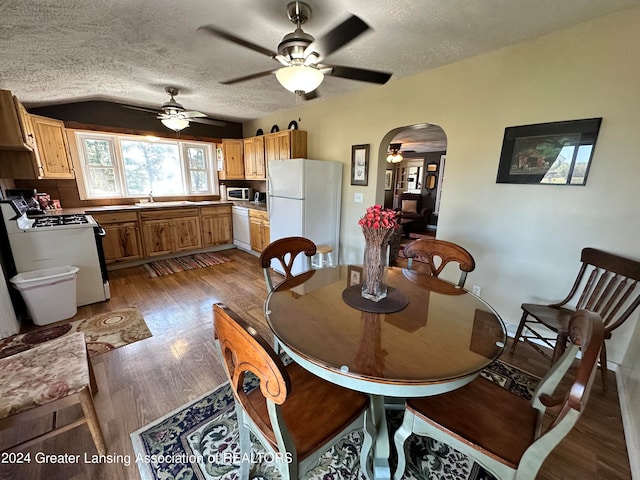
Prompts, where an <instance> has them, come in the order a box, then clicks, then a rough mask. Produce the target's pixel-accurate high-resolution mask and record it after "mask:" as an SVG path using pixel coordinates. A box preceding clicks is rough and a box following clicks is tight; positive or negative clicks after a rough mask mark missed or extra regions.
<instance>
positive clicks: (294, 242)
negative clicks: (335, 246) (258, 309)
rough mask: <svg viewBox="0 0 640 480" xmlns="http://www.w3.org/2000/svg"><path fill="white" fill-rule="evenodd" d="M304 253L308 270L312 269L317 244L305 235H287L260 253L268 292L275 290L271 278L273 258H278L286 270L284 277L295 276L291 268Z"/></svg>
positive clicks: (284, 270)
mask: <svg viewBox="0 0 640 480" xmlns="http://www.w3.org/2000/svg"><path fill="white" fill-rule="evenodd" d="M301 253H303V254H304V255H306V257H307V259H306V260H307V270H311V257H313V256H314V255H315V254H316V244H315V243H313V241H311V240H309V239H308V238H304V237H285V238H280V239H278V240H276V241H274V242H271V243H270V244H269V245H267V247H266V248H265V249H264V250H263V251H262V253H261V254H260V265H261V266H262V268H263V271H264V280H265V283H266V285H267V293H269V292H271V290H273V288H274V285H273V280H272V278H271V273H270V267H271V260H273V259H276V260H278V262H279V263H280V266H281V267H282V270H283V272H284V276H285V277H284V279H285V280H286V279H289V278H291V277H292V276H293V274H292V273H291V269H292V267H293V262H294V260H295V259H296V257H297V256H298V255H299V254H301Z"/></svg>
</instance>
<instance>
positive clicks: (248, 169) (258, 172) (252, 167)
mask: <svg viewBox="0 0 640 480" xmlns="http://www.w3.org/2000/svg"><path fill="white" fill-rule="evenodd" d="M244 178H246V179H247V180H265V179H266V178H267V169H266V165H265V160H264V136H260V137H251V138H245V139H244Z"/></svg>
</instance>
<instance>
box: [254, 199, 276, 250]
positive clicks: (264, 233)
mask: <svg viewBox="0 0 640 480" xmlns="http://www.w3.org/2000/svg"><path fill="white" fill-rule="evenodd" d="M270 234H271V227H270V224H269V214H268V213H267V212H263V211H261V210H252V209H249V235H250V236H251V249H252V250H254V251H256V252H262V250H264V249H265V247H266V246H267V245H269V237H270Z"/></svg>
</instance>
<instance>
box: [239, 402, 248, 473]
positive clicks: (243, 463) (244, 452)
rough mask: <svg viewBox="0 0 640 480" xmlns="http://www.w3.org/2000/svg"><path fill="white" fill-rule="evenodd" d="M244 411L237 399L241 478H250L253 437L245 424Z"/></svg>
mask: <svg viewBox="0 0 640 480" xmlns="http://www.w3.org/2000/svg"><path fill="white" fill-rule="evenodd" d="M243 417H244V412H243V410H242V407H240V406H239V405H238V401H237V400H236V418H237V419H238V436H239V438H240V476H239V479H240V480H249V467H250V464H249V460H248V459H249V458H251V438H250V436H249V429H248V428H247V426H246V425H245V424H244V418H243Z"/></svg>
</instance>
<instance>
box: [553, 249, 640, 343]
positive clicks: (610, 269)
mask: <svg viewBox="0 0 640 480" xmlns="http://www.w3.org/2000/svg"><path fill="white" fill-rule="evenodd" d="M580 261H581V262H582V266H581V267H580V271H579V272H578V276H577V278H576V280H575V282H574V284H573V287H571V291H570V292H569V294H568V295H567V297H566V298H565V299H564V300H562V301H561V302H558V303H555V304H552V305H550V307H552V308H557V307H562V306H564V305H567V304H570V303H572V302H576V303H575V308H576V310H577V309H582V308H584V309H587V310H591V311H593V312H597V313H599V314H600V316H601V317H602V320H603V322H604V327H605V338H611V332H612V331H613V330H615V329H616V328H618V327H619V326H620V325H622V324H623V323H624V322H625V321H626V320H627V319H628V318H629V316H630V315H631V314H632V313H633V311H634V310H635V309H636V308H638V305H640V283H639V281H640V261H637V260H631V259H629V258H625V257H621V256H619V255H615V254H613V253H608V252H604V251H602V250H598V249H596V248H590V247H587V248H584V249H582V254H581V256H580Z"/></svg>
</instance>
